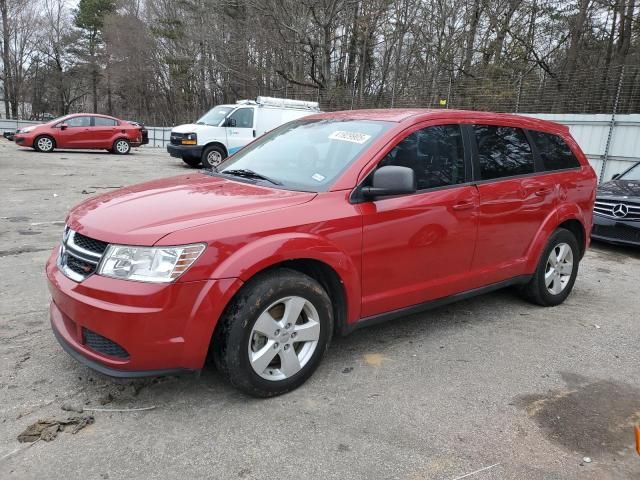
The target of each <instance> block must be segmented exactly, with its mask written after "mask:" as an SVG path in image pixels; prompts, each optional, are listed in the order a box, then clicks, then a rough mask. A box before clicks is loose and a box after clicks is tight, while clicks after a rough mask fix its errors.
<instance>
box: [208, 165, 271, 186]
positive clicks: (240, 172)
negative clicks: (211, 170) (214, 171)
mask: <svg viewBox="0 0 640 480" xmlns="http://www.w3.org/2000/svg"><path fill="white" fill-rule="evenodd" d="M218 173H221V174H223V175H233V176H235V177H242V178H255V179H256V180H266V181H267V182H269V183H272V184H273V185H282V182H279V181H278V180H274V179H273V178H269V177H265V176H264V175H262V174H260V173H258V172H254V171H253V170H249V169H248V168H238V169H231V170H224V171H222V172H218Z"/></svg>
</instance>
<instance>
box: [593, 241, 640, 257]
mask: <svg viewBox="0 0 640 480" xmlns="http://www.w3.org/2000/svg"><path fill="white" fill-rule="evenodd" d="M590 250H594V251H596V252H599V253H600V252H601V253H605V254H610V255H616V256H625V257H632V258H635V259H638V260H640V247H634V246H632V245H617V244H614V243H607V242H601V241H599V240H595V239H593V240H592V241H591V246H590Z"/></svg>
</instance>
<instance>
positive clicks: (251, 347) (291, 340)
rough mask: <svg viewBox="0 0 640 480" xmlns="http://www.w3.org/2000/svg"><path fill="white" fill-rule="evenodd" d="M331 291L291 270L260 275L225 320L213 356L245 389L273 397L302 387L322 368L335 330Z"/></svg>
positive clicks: (223, 317) (258, 395)
mask: <svg viewBox="0 0 640 480" xmlns="http://www.w3.org/2000/svg"><path fill="white" fill-rule="evenodd" d="M332 312H333V310H332V308H331V300H330V299H329V296H328V294H327V292H326V291H325V290H324V288H322V286H321V285H320V284H319V283H318V282H317V281H315V280H314V279H313V278H311V277H308V276H307V275H304V274H302V273H300V272H297V271H295V270H290V269H278V270H273V271H270V272H266V273H263V274H259V275H257V276H256V277H255V278H253V279H252V280H250V281H249V282H248V283H247V284H246V285H245V287H243V289H242V290H241V291H240V292H239V293H238V295H237V296H236V297H235V298H234V300H233V301H232V302H231V304H230V305H229V306H228V307H227V309H226V310H225V313H224V315H223V316H222V318H221V319H220V324H219V325H218V328H217V329H216V333H215V335H214V338H213V345H212V353H213V359H214V362H215V364H216V367H217V368H218V370H219V371H220V372H221V373H222V374H223V375H224V376H225V377H226V379H227V380H228V381H229V382H230V383H231V384H232V385H233V386H234V387H236V388H238V389H239V390H241V391H243V392H245V393H247V394H249V395H252V396H254V397H272V396H275V395H281V394H283V393H286V392H289V391H291V390H294V389H295V388H297V387H299V386H300V385H302V384H303V383H304V382H305V381H306V380H307V379H308V378H309V377H310V376H311V375H312V374H313V372H314V371H315V369H316V368H317V367H318V365H319V364H320V361H321V360H322V356H323V355H324V353H325V351H326V350H327V348H328V347H329V341H330V339H331V335H332V332H333V313H332Z"/></svg>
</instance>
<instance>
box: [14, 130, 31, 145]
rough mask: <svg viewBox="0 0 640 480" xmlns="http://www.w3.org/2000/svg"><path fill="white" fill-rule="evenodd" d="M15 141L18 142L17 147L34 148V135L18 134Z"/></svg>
mask: <svg viewBox="0 0 640 480" xmlns="http://www.w3.org/2000/svg"><path fill="white" fill-rule="evenodd" d="M13 141H14V142H16V145H20V146H21V147H32V146H33V136H32V135H24V134H20V133H18V134H16V135H15V136H14V137H13Z"/></svg>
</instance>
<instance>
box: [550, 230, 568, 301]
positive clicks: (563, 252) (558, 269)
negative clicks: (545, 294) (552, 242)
mask: <svg viewBox="0 0 640 480" xmlns="http://www.w3.org/2000/svg"><path fill="white" fill-rule="evenodd" d="M572 273H573V251H572V250H571V247H570V246H569V245H568V244H566V243H559V244H558V245H556V246H555V247H554V248H553V249H552V250H551V252H550V253H549V258H548V259H547V265H546V268H545V272H544V283H545V285H546V287H547V290H548V291H549V293H551V294H552V295H558V294H560V293H561V292H562V291H563V290H564V289H565V288H566V286H567V284H568V283H569V281H570V280H571V274H572Z"/></svg>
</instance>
